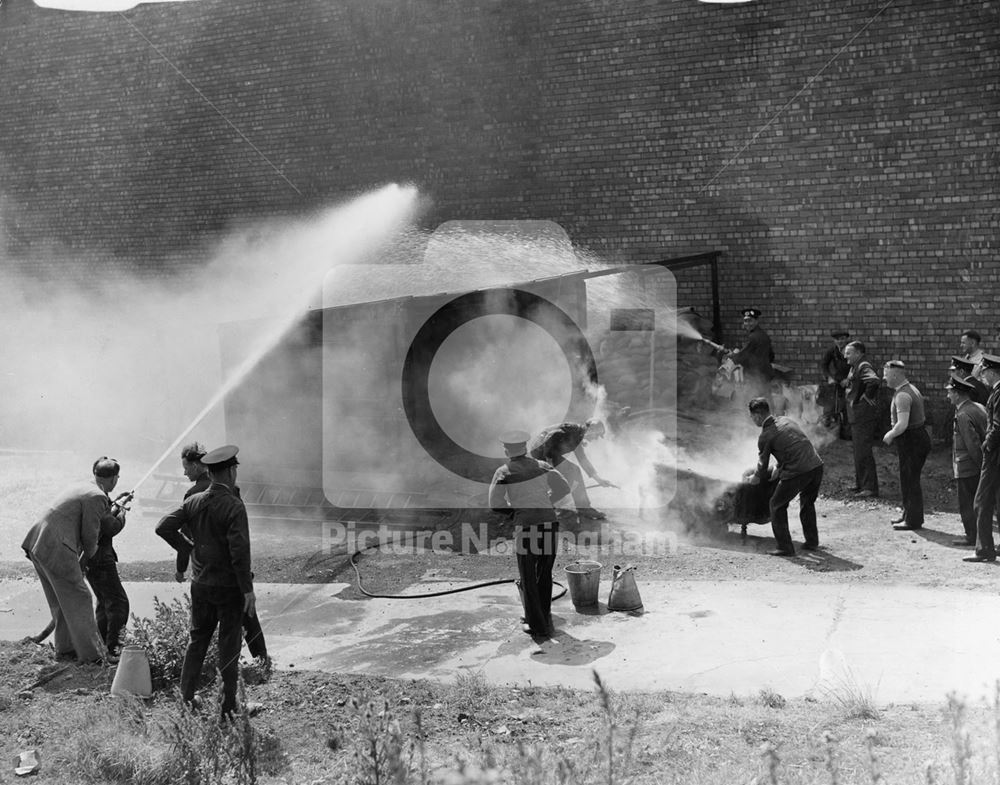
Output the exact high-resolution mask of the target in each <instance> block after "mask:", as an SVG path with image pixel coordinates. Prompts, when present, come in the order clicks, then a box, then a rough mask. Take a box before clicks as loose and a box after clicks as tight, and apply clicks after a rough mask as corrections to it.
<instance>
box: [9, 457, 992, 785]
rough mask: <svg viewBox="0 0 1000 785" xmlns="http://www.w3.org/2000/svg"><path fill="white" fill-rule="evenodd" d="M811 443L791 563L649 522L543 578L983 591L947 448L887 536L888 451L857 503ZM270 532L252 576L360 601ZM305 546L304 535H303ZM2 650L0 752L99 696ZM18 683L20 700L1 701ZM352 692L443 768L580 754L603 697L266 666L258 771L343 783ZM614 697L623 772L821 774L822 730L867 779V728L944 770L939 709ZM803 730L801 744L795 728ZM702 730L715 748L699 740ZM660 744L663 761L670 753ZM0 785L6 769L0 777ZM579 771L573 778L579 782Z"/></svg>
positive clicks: (322, 558) (392, 572) (897, 761)
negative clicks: (606, 570) (626, 741)
mask: <svg viewBox="0 0 1000 785" xmlns="http://www.w3.org/2000/svg"><path fill="white" fill-rule="evenodd" d="M822 454H823V457H824V460H825V464H826V469H825V477H824V485H823V491H822V496H821V499H820V502H819V505H818V511H819V515H820V519H819V529H820V538H821V550H819V551H817V552H815V553H808V554H807V553H806V552H804V551H800V552H799V555H798V556H797V557H796V558H793V559H783V558H776V557H769V556H767V555H766V552H767V551H768V550H769V549H770V548H772V547H773V540H772V539H771V538H770V527H769V526H766V525H763V526H761V525H751V526H750V527H749V531H748V532H747V536H746V537H745V538H743V537H742V536H741V534H740V531H739V527H738V526H730V527H716V528H714V529H712V528H709V529H708V530H706V529H704V528H703V529H700V530H698V531H695V532H693V533H686V534H683V535H678V534H676V533H664V532H662V531H654V530H653V528H652V527H648V528H647V532H648V533H649V534H650V536H651V537H652V536H654V535H655V536H657V537H660V538H661V539H660V540H657V541H658V542H667V543H668V544H669V546H670V547H669V548H667V549H666V550H665V551H662V550H661V552H658V553H655V554H646V555H643V554H630V555H628V556H627V557H623V556H621V555H620V554H615V553H602V552H601V551H600V550H599V549H594V550H590V551H581V552H580V553H576V554H572V553H564V554H561V555H560V557H559V559H558V561H557V564H556V570H555V572H556V575H557V577H558V576H559V575H561V574H562V568H563V567H564V566H565V565H566V564H567V563H568V562H570V561H573V560H575V559H577V558H581V557H586V558H596V559H598V560H600V561H602V562H604V563H605V566H607V565H609V564H615V563H619V562H620V561H625V562H627V563H630V564H633V565H635V566H636V568H637V577H638V580H639V581H640V585H641V581H643V580H656V579H670V580H691V581H720V580H721V581H726V580H741V579H747V580H750V579H759V580H770V581H778V582H784V583H788V584H789V585H795V584H803V583H816V582H822V583H829V582H837V583H840V582H845V581H846V582H852V583H866V582H871V583H878V584H900V585H910V586H920V587H925V588H936V587H941V588H945V587H946V588H948V589H952V590H953V589H962V590H967V591H969V592H970V596H974V595H975V594H976V593H980V592H992V591H995V590H996V588H995V587H996V584H997V578H998V577H1000V573H997V572H996V569H997V567H996V565H992V564H967V563H963V562H962V556H964V555H967V554H968V553H969V552H970V551H969V549H968V548H961V547H955V546H953V545H952V540H954V539H955V538H956V537H958V536H959V535H960V532H961V523H960V521H959V519H958V515H957V513H956V512H955V511H956V509H957V505H956V499H955V488H954V484H953V483H952V482H951V478H950V474H951V471H950V453H949V449H948V448H947V446H946V445H936V446H935V449H934V451H933V452H932V454H931V456H930V459H929V460H928V463H927V466H926V468H925V471H924V483H923V485H924V491H925V498H926V507H927V510H928V514H927V521H926V524H925V527H924V529H923V530H922V531H917V532H897V531H894V530H893V529H892V528H891V526H890V523H889V521H890V519H891V518H893V517H895V514H896V512H897V509H898V508H897V507H896V504H897V503H898V499H899V491H898V480H897V476H896V457H895V454H894V453H893V452H891V451H890V450H887V449H879V450H878V451H877V456H876V460H877V463H878V467H879V477H880V483H881V487H882V498H880V499H873V500H863V501H862V500H856V499H854V498H853V496H852V495H851V494H850V492H849V488H850V486H851V485H853V464H852V458H851V445H850V443H849V442H844V441H837V442H834V443H832V444H829V445H827V446H826V447H825V448H824V449H823V450H822ZM7 468H8V470H9V468H10V467H9V466H8V467H7ZM60 471H61V470H56V469H54V470H53V472H52V475H51V476H49V475H44V476H42V477H37V476H36V477H35V478H34V485H33V484H32V480H31V478H23V477H21V478H17V479H12V478H11V471H8V473H7V477H8V479H7V480H5V482H6V483H7V488H6V490H7V491H8V498H11V499H14V500H15V503H16V500H17V499H18V498H22V504H28V503H29V500H35V499H37V496H36V495H35V493H34V491H35V490H36V489H37V486H38V484H39V483H40V484H42V485H45V484H46V483H48V482H49V481H50V480H52V479H53V478H54V477H55V476H56V475H59V474H60ZM19 494H20V496H19ZM791 512H792V515H791V521H792V533H793V537H794V538H795V540H796V542H797V543H800V542H801V532H798V531H797V521H796V518H795V507H794V506H793V508H792V511H791ZM8 516H9V517H6V518H4V519H0V527H2V529H0V531H2V534H3V537H4V539H5V542H6V543H7V544H8V545H9V544H10V543H11V541H12V538H14V537H19V535H20V530H19V529H16V528H15V527H13V526H12V525H11V521H12V519H13V518H14V517H16V516H11V515H10V511H9V509H8ZM642 526H648V525H647V524H646V522H643V521H639V520H615V521H611V522H610V523H609V524H608V526H607V529H606V533H607V534H612V535H613V534H615V533H616V532H617V533H624V532H626V531H633V532H634V531H636V530H637V529H638V528H639V527H642ZM279 539H282V540H283V542H282V547H277V545H276V547H274V548H271V547H268V545H267V542H266V539H265V541H264V542H263V543H262V544H261V546H260V547H257V549H256V551H255V559H254V570H255V573H256V579H257V580H258V581H262V582H334V581H336V582H347V583H351V584H352V588H350V589H348V590H346V591H345V593H344V595H342V596H344V597H354V598H357V599H364V597H363V595H361V594H360V593H359V592H358V591H357V589H356V588H354V586H353V584H354V581H355V573H354V570H353V569H352V568H351V566H350V563H349V558H348V555H347V554H346V553H343V552H336V551H335V552H332V553H331V552H327V551H324V550H322V549H318V548H316V547H308V548H305V549H303V550H302V551H301V552H293V551H294V549H292V551H290V550H289V548H288V542H287V540H284V539H283V538H279ZM309 542H310V545H311V546H315V544H316V543H315V541H309ZM121 556H122V558H123V561H122V563H121V565H120V568H121V573H122V577H123V579H124V580H126V581H139V580H146V579H148V580H157V581H166V580H170V578H171V576H172V572H173V566H172V561H171V560H168V559H164V560H162V561H145V562H134V561H130V560H129V559H128V554H127V553H122V554H121ZM358 567H359V570H360V574H361V576H362V578H363V581H364V585H365V586H366V588H367V589H368V590H369V591H371V592H373V593H387V594H391V593H395V592H396V591H398V590H400V589H402V588H404V587H406V586H407V585H409V584H410V583H412V582H414V581H417V580H419V579H420V578H421V577H423V576H426V575H427V574H429V573H433V574H435V575H436V576H439V577H441V578H464V579H469V580H481V581H487V580H496V579H502V578H511V577H513V576H514V574H515V567H514V563H513V557H512V556H510V557H509V558H502V557H498V556H483V555H463V554H461V553H449V552H430V551H414V552H412V553H392V554H386V553H382V552H379V551H377V550H373V551H370V552H366V553H365V554H364V555H362V556H361V557H360V559H359V562H358ZM32 575H33V573H32V570H31V567H30V564H28V563H27V562H26V561H19V560H8V561H5V562H0V577H2V578H10V577H18V576H29V577H30V576H32ZM0 656H2V657H3V660H4V661H5V663H6V666H5V667H4V669H3V672H2V685H0V724H3V725H6V726H7V727H6V728H4V730H5V731H9V732H10V733H11V734H12V735H10V736H8V737H7V740H6V741H4V743H3V745H2V746H3V749H2V753H3V757H4V759H5V760H10V759H11V757H12V756H13V755H14V754H15V753H16V752H17V751H18V750H19V749H22V748H24V747H25V746H32V745H34V746H39V745H40V746H44V744H45V743H46V733H47V731H46V721H45V719H44V717H45V716H47V715H46V713H45V712H40V707H43V708H45V707H47V708H46V711H48V712H59V711H60V706H63V705H65V706H66V707H69V706H71V705H72V706H79V705H80V704H81V703H82V704H87V703H88V702H93V701H99V700H104V697H103V696H105V695H106V694H107V690H108V687H109V685H110V679H111V676H112V672H111V671H109V670H106V669H101V668H98V667H84V668H78V667H71V668H68V669H65V670H59V669H60V668H62V667H63V666H62V665H61V664H58V663H55V662H54V661H53V657H52V652H51V649H49V648H48V647H47V646H41V647H38V646H34V645H33V644H27V643H20V644H18V643H4V644H3V645H2V650H0ZM279 666H280V663H279ZM53 673H55V677H54V678H52V679H51V680H49V681H47V682H46V683H45V684H43V685H39V686H36V687H34V689H33V690H31V691H29V692H24V691H25V688H28V687H31V686H32V685H33V684H35V683H36V682H38V681H40V680H41V679H44V678H45V677H47V676H50V675H52V674H53ZM18 694H20V695H21V696H22V697H20V698H17V697H14V696H16V695H18ZM31 696H34V697H31ZM351 696H354V697H361V698H365V699H368V698H373V699H376V700H377V701H385V700H388V701H389V702H390V704H391V705H392V706H393V707H394V710H396V711H398V712H399V714H400V716H401V717H403V718H404V719H403V723H404V726H406V727H407V728H409V729H410V730H411V731H412V732H416V731H414V730H413V726H412V722H413V719H412V709H413V708H417V707H419V708H421V709H422V717H421V729H420V731H419V732H420V733H421V734H423V735H422V738H423V739H424V741H425V742H426V744H427V746H428V748H429V749H433V750H435V752H434V753H433V755H434V756H436V757H435V760H436V763H435V765H443V763H444V761H445V760H446V759H449V756H450V758H451V759H454V757H455V756H456V754H458V756H459V757H461V756H463V755H464V756H465V759H466V760H472V759H477V756H481V755H482V750H483V745H484V743H486V744H489V745H497V746H498V747H499V748H500V749H503V750H507V752H508V753H509V754H514V751H516V750H521V751H522V752H523V750H524V749H525V745H526V744H540V745H543V746H546V748H551V749H552V750H555V751H558V753H559V754H562V755H567V756H570V757H573V756H574V755H575V756H578V757H579V756H580V755H582V754H583V752H584V751H585V750H590V749H591V747H592V745H590V744H589V743H588V742H587V741H586V739H588V738H592V737H593V734H594V733H595V732H597V730H596V729H597V728H598V727H599V725H600V722H601V719H600V717H601V712H600V705H599V704H600V701H599V700H597V699H596V698H595V696H594V695H591V694H572V693H568V692H567V691H559V690H555V691H553V690H543V689H536V688H531V687H530V686H526V687H525V688H523V689H499V688H493V689H491V688H489V687H488V686H487V685H479V693H478V698H477V700H478V701H479V702H478V703H476V704H475V709H474V710H472V711H467V710H461V709H460V708H459V705H460V704H462V705H467V704H468V702H469V700H470V698H469V696H468V695H464V696H462V695H457V694H456V692H455V688H454V687H448V686H442V685H436V684H432V683H427V682H420V681H413V682H389V681H385V680H377V679H364V678H361V679H359V678H357V677H353V676H352V677H349V678H348V677H342V676H338V675H336V674H321V673H308V672H297V671H294V670H290V671H288V670H286V671H279V672H278V673H276V674H275V676H274V677H273V678H272V680H271V681H270V682H269V683H267V684H262V685H257V686H255V687H253V688H252V690H251V695H250V698H251V699H252V700H254V701H257V702H260V703H261V704H262V705H263V706H265V707H266V708H265V710H264V712H263V713H262V714H261V716H260V718H258V719H257V720H256V721H257V722H259V723H260V724H261V726H262V727H266V728H269V729H271V730H272V731H273V732H274V733H276V734H278V735H279V736H280V737H281V738H282V739H283V740H284V741H283V744H284V745H285V747H284V749H285V751H286V753H287V760H286V761H285V763H284V764H282V765H283V766H284V768H282V769H281V770H280V771H276V772H273V776H270V777H265V779H264V781H273V782H317V783H319V782H339V781H341V779H337V778H338V777H341V776H344V777H346V776H347V775H346V774H345V772H347V771H349V769H350V766H349V760H350V756H349V754H348V751H347V750H346V748H345V746H344V745H346V744H347V742H346V741H343V740H341V741H337V739H339V738H341V736H343V738H344V739H346V738H347V737H348V735H349V734H348V731H347V730H345V729H347V728H349V727H350V725H351V722H352V719H351V715H350V706H349V700H350V698H351ZM779 697H780V696H779ZM944 698H945V696H942V704H941V705H943V703H944ZM620 700H622V701H624V703H622V704H621V707H622V710H623V711H624V710H625V708H626V707H627V708H628V710H629V711H632V712H634V713H635V716H636V717H637V718H641V720H642V727H643V730H642V732H641V733H640V734H639V735H638V736H637V739H638V741H637V746H636V747H635V749H634V750H633V751H634V752H635V758H634V760H633V761H632V763H631V764H630V766H631V768H629V771H630V773H631V776H632V777H633V781H634V782H649V783H654V782H668V781H685V782H721V781H747V780H748V779H750V778H751V777H752V776H756V775H755V772H758V773H759V771H760V766H761V764H760V762H759V747H760V744H761V743H762V742H769V743H773V744H777V745H779V746H781V748H782V749H783V750H784V752H783V760H784V761H785V765H787V766H788V767H789V768H788V772H791V773H794V772H795V771H798V772H799V774H796V775H795V776H791V777H790V779H789V780H788V781H810V782H811V781H817V780H815V779H810V778H808V777H805V776H804V775H802V776H801V778H800V777H799V775H801V773H802V772H804V771H808V770H813V771H815V770H819V769H822V765H823V764H822V761H823V755H824V752H823V749H822V745H821V744H820V743H819V742H817V741H816V738H817V733H818V731H817V729H818V728H832V729H833V731H834V732H835V733H836V734H837V738H838V739H840V740H841V743H842V744H843V745H845V752H844V755H846V756H847V759H849V760H850V761H851V766H852V767H853V768H851V769H850V770H851V771H853V772H854V773H855V775H856V777H854V776H845V775H843V774H842V775H841V779H840V781H842V782H852V781H869V780H868V778H869V776H870V775H869V773H866V771H867V769H866V766H867V764H866V763H865V762H864V760H865V753H864V748H865V746H866V744H867V745H868V748H869V750H870V748H871V745H870V741H871V735H870V734H871V732H872V729H873V728H874V729H875V732H876V733H877V734H881V736H879V739H880V741H879V742H878V745H879V746H880V747H882V748H883V749H881V750H880V754H881V755H882V756H883V757H884V758H885V759H886V762H885V764H884V766H885V768H884V771H885V772H886V773H894V774H896V775H905V776H897V777H896V778H897V779H899V780H900V781H904V780H905V781H915V780H916V779H917V778H920V779H923V775H922V774H921V771H922V769H921V768H920V766H921V765H923V764H922V763H920V761H926V760H928V759H937V760H938V761H939V762H940V765H942V766H947V765H948V764H947V760H948V755H949V752H948V751H949V749H950V745H951V744H952V739H951V736H950V734H951V733H952V731H951V730H949V727H948V724H947V720H946V718H945V716H944V715H943V714H942V711H941V705H936V706H918V705H912V706H895V707H893V706H883V707H880V719H878V720H877V721H869V720H865V721H863V722H862V721H858V720H851V719H849V718H845V717H844V716H842V715H840V714H837V713H836V712H833V711H832V710H831V707H830V706H826V705H819V704H815V701H813V702H812V703H808V702H801V701H795V702H789V703H788V705H787V707H785V704H784V702H783V699H782V703H781V705H782V706H783V707H785V708H784V709H783V711H780V712H775V711H774V708H773V706H771V704H770V702H769V701H763V703H762V700H761V699H760V698H758V697H754V696H752V695H751V696H732V698H731V699H729V700H724V699H719V698H712V697H709V696H696V695H676V694H671V695H667V694H656V695H646V696H631V697H629V696H621V697H620ZM810 700H811V699H810ZM463 702H464V704H463ZM30 706H34V707H35V708H34V709H31V708H29V707H30ZM19 707H20V708H19ZM32 712H33V713H32ZM407 718H409V719H407ZM866 734H868V735H867V736H866ZM4 735H7V734H6V733H5V734H4ZM799 737H801V739H802V740H794V739H799ZM706 738H707V739H709V740H710V744H709V746H710V747H711V749H707V748H705V746H704V744H705V739H706ZM866 739H868V741H866ZM348 746H349V745H348ZM518 754H521V753H518ZM664 755H672V756H673V758H672V759H671V762H670V763H669V765H668V764H667V763H665V758H664V757H663V756H664ZM914 756H916V757H914ZM795 761H798V762H797V763H795ZM682 764H683V765H682ZM796 766H798V767H799V768H798V769H796V768H795V767H796ZM664 767H666V768H664ZM848 768H850V767H848ZM667 771H669V772H674V773H672V774H669V776H668V774H666V773H664V772H667ZM783 771H784V769H783ZM41 779H46V778H45V777H42V778H41ZM890 779H891V778H890ZM0 781H5V780H4V779H3V775H2V774H0ZM51 781H56V782H62V781H66V782H69V781H72V778H69V779H60V777H59V776H55V775H53V778H52V779H51ZM344 781H346V780H344ZM456 781H457V780H456ZM470 781H472V780H470ZM511 781H513V780H511ZM579 781H580V782H583V781H585V779H584V778H582V777H581V778H580V779H579ZM827 781H828V780H827Z"/></svg>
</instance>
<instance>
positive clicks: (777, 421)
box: [749, 398, 823, 556]
mask: <svg viewBox="0 0 1000 785" xmlns="http://www.w3.org/2000/svg"><path fill="white" fill-rule="evenodd" d="M749 409H750V418H751V419H752V420H753V421H754V424H755V425H757V426H758V427H759V428H760V429H761V433H760V436H759V437H758V439H757V452H758V458H757V472H756V474H754V476H753V477H752V478H751V479H750V484H751V485H759V484H760V483H761V481H766V480H767V478H768V476H769V474H770V466H769V464H770V462H771V456H772V455H773V456H774V457H775V460H777V462H778V485H777V487H776V488H775V489H774V493H773V494H772V495H771V501H770V508H771V531H772V532H773V533H774V542H775V544H776V545H777V550H774V551H771V552H770V555H771V556H794V555H795V546H794V545H793V544H792V535H791V534H789V532H788V504H789V502H791V501H792V499H794V498H795V497H796V496H798V497H799V521H800V522H801V524H802V535H803V537H804V538H805V545H803V546H802V547H803V548H805V549H806V550H807V551H814V550H816V549H817V548H818V547H819V530H818V529H817V527H816V499H817V498H818V497H819V488H820V485H822V484H823V459H822V458H820V457H819V453H818V452H816V448H815V447H813V445H812V442H810V441H809V437H808V436H806V435H805V434H804V433H803V432H802V429H801V428H799V426H798V425H797V424H796V423H795V421H794V420H791V419H789V418H788V417H775V416H774V415H772V414H771V405H770V404H769V403H768V401H767V398H754V399H753V400H752V401H750V403H749Z"/></svg>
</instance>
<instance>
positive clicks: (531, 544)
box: [489, 431, 570, 638]
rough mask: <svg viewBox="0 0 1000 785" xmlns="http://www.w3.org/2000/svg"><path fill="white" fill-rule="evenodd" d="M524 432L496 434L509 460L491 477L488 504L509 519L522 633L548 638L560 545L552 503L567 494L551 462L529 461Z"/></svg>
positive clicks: (566, 484) (551, 629) (530, 459)
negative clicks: (553, 577)
mask: <svg viewBox="0 0 1000 785" xmlns="http://www.w3.org/2000/svg"><path fill="white" fill-rule="evenodd" d="M529 438H530V434H529V433H528V432H527V431H506V432H505V433H502V434H501V435H500V441H501V442H502V443H503V450H504V454H505V455H506V456H507V462H506V463H504V465H503V466H501V467H500V468H498V469H497V470H496V472H495V473H494V474H493V480H492V482H491V483H490V494H489V500H490V501H489V504H490V507H491V508H492V509H493V510H494V511H495V512H504V513H508V514H510V515H512V516H513V519H514V524H515V530H514V552H515V554H516V555H517V572H518V575H519V576H520V584H519V585H520V588H521V603H522V605H523V606H524V631H525V632H527V633H529V634H530V635H532V636H533V637H541V638H548V637H551V636H552V632H553V628H552V613H551V609H552V566H553V565H554V564H555V560H556V546H557V544H558V542H559V523H558V522H557V520H556V511H555V506H554V505H555V502H558V501H559V500H560V499H562V498H564V497H565V496H567V495H569V493H570V487H569V483H568V482H566V479H565V478H564V477H563V476H562V475H561V474H560V473H559V472H557V471H556V470H555V469H553V468H552V466H550V465H549V464H547V463H545V462H544V461H540V460H538V459H536V458H530V457H528V455H527V452H528V439H529Z"/></svg>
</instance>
